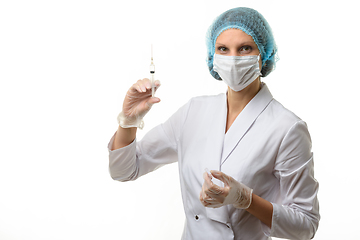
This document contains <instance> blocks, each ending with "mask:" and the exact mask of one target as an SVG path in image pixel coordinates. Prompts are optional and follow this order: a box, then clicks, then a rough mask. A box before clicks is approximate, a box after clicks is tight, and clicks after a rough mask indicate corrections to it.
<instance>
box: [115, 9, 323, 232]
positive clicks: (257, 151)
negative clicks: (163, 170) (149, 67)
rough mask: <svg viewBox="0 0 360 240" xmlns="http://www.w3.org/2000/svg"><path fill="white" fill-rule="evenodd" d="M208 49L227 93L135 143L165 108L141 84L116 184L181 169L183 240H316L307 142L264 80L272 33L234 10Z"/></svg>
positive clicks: (131, 100)
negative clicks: (169, 167) (145, 123)
mask: <svg viewBox="0 0 360 240" xmlns="http://www.w3.org/2000/svg"><path fill="white" fill-rule="evenodd" d="M207 47H208V66H209V70H210V73H211V75H212V76H213V77H214V78H215V79H218V80H223V81H224V82H225V83H226V84H227V85H228V91H227V93H226V94H219V95H217V96H203V97H196V98H193V99H191V100H190V101H189V102H188V103H187V104H186V105H184V106H183V107H182V108H180V109H179V110H178V111H177V112H176V113H175V114H174V115H173V116H172V117H170V119H169V120H167V121H166V122H165V123H164V124H161V125H159V126H158V127H155V128H154V129H152V130H151V131H149V132H148V133H147V134H146V136H144V138H143V139H142V140H141V141H139V142H136V140H135V137H136V130H137V127H139V126H141V122H142V118H143V117H144V115H145V114H146V113H147V112H148V111H149V110H150V108H151V105H152V104H154V103H158V102H159V101H160V99H158V98H156V97H151V84H150V82H149V80H148V79H144V80H139V81H138V82H137V83H135V84H134V85H133V86H132V87H131V88H130V89H129V91H128V93H127V95H126V97H125V100H124V104H123V111H122V112H121V113H120V114H119V118H118V120H119V125H120V126H119V128H118V130H117V132H116V134H115V135H114V136H113V138H112V139H111V141H110V143H109V149H110V156H109V158H110V174H111V176H112V178H113V179H115V180H119V181H129V180H135V179H137V178H138V177H140V176H142V175H144V174H146V173H148V172H151V171H153V170H155V169H157V168H159V167H160V166H162V165H164V164H168V163H172V162H176V161H178V165H179V173H180V184H181V191H182V197H183V204H184V209H185V215H186V224H185V229H184V232H183V239H269V237H271V236H274V237H280V238H288V239H310V238H312V237H313V236H314V234H315V232H316V230H317V227H318V222H319V219H320V216H319V206H318V201H317V191H318V183H317V181H316V180H315V179H314V172H313V171H314V167H313V158H312V152H311V139H310V135H309V133H308V130H307V127H306V124H305V122H304V121H302V120H301V119H299V118H298V117H297V116H296V115H294V114H293V113H292V112H290V111H289V110H287V109H286V108H284V107H283V106H282V105H281V104H280V103H279V102H277V101H276V100H275V99H273V97H272V95H271V93H270V91H269V89H268V88H267V86H266V84H264V83H262V82H261V79H260V76H262V77H266V76H267V75H268V74H269V73H270V72H271V71H272V70H273V69H274V66H275V56H276V52H277V49H276V45H275V41H274V39H273V36H272V33H271V29H270V27H269V25H268V23H267V22H266V20H265V19H264V18H263V17H262V15H261V14H259V13H258V12H257V11H255V10H253V9H249V8H235V9H231V10H228V11H226V12H224V13H223V14H221V15H220V16H219V17H218V18H217V19H216V20H215V21H214V23H213V24H212V26H210V28H209V31H208V35H207ZM158 87H159V82H156V88H158ZM205 169H210V170H211V172H207V171H205Z"/></svg>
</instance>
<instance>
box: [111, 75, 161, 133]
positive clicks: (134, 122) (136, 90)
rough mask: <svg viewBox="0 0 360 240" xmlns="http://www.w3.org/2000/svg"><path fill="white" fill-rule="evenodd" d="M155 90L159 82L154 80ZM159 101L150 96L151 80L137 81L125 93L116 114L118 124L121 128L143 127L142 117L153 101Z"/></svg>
mask: <svg viewBox="0 0 360 240" xmlns="http://www.w3.org/2000/svg"><path fill="white" fill-rule="evenodd" d="M154 84H155V90H157V89H158V88H159V87H160V82H159V81H158V80H156V81H155V83H154ZM158 102H160V99H159V98H157V97H152V96H151V81H150V80H149V79H147V78H145V79H143V80H139V81H137V82H136V83H135V84H133V85H132V86H131V88H130V89H129V90H128V92H127V93H126V96H125V99H124V103H123V109H122V112H121V113H120V114H119V116H118V118H117V119H118V122H119V125H120V126H121V127H123V128H131V127H139V128H140V129H142V127H143V121H142V119H143V117H144V116H145V114H146V113H147V112H149V110H150V109H151V106H152V105H153V104H154V103H158Z"/></svg>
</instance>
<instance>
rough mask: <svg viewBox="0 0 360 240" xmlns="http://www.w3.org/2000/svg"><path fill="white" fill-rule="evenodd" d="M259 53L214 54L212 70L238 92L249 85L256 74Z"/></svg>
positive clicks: (258, 69) (258, 73) (259, 74)
mask: <svg viewBox="0 0 360 240" xmlns="http://www.w3.org/2000/svg"><path fill="white" fill-rule="evenodd" d="M259 59H260V55H251V56H224V55H220V54H214V62H213V65H214V71H215V72H217V73H218V74H219V75H220V77H221V79H222V80H223V81H224V82H225V83H226V84H227V85H228V86H229V87H230V88H231V89H232V90H234V91H236V92H239V91H241V90H243V89H244V88H246V87H247V86H249V85H250V84H251V83H252V82H253V81H254V80H255V79H256V78H257V77H258V76H261V73H260V68H259Z"/></svg>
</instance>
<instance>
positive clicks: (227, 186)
mask: <svg viewBox="0 0 360 240" xmlns="http://www.w3.org/2000/svg"><path fill="white" fill-rule="evenodd" d="M203 177H204V184H203V186H202V189H201V193H200V201H201V203H202V204H203V205H204V206H205V207H212V208H218V207H222V206H225V205H228V204H232V205H233V206H234V207H235V208H241V209H247V208H248V207H249V206H250V204H251V200H252V192H253V190H252V189H251V188H249V187H247V186H245V185H244V184H242V183H239V182H238V181H236V180H235V179H233V178H232V177H230V176H228V175H226V174H225V173H223V172H220V171H215V170H212V171H211V175H210V174H209V173H207V172H205V173H204V174H203ZM212 177H214V178H217V179H219V180H220V181H222V182H223V183H224V187H219V186H218V185H216V184H214V183H213V182H212V181H211V179H212Z"/></svg>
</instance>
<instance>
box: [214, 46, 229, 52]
mask: <svg viewBox="0 0 360 240" xmlns="http://www.w3.org/2000/svg"><path fill="white" fill-rule="evenodd" d="M217 49H218V51H219V52H220V53H225V52H226V51H227V50H228V49H227V48H226V47H222V46H221V47H218V48H217Z"/></svg>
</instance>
